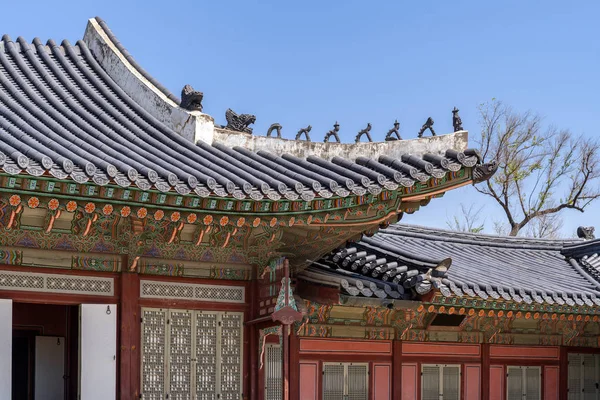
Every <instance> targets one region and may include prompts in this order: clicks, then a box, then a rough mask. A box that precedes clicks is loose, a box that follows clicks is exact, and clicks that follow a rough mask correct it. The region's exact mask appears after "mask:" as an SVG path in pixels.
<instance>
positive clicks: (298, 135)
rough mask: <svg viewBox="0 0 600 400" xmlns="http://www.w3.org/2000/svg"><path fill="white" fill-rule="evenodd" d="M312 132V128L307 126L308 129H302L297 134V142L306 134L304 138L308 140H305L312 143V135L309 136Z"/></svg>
mask: <svg viewBox="0 0 600 400" xmlns="http://www.w3.org/2000/svg"><path fill="white" fill-rule="evenodd" d="M311 130H312V126H310V125H309V126H307V127H306V128H302V129H300V130H299V131H298V133H297V134H296V140H300V136H302V134H304V137H305V138H306V139H305V140H306V141H307V142H310V135H309V134H308V132H310V131H311Z"/></svg>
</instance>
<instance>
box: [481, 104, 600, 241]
mask: <svg viewBox="0 0 600 400" xmlns="http://www.w3.org/2000/svg"><path fill="white" fill-rule="evenodd" d="M479 111H480V122H481V135H480V137H479V141H478V145H479V149H480V152H481V154H482V157H483V159H484V161H489V160H491V159H495V160H496V161H497V162H498V172H497V173H496V174H495V175H494V176H493V177H492V178H491V179H490V180H488V181H487V182H485V183H481V184H479V185H477V186H476V187H475V188H476V190H477V191H478V192H479V193H483V194H484V195H486V196H489V197H491V198H492V199H494V200H495V201H496V202H497V203H498V204H499V205H500V206H501V207H502V210H503V211H504V214H505V216H506V221H507V223H508V225H509V227H510V229H509V234H510V235H513V236H515V235H517V234H519V232H521V230H522V229H523V228H524V227H526V226H527V225H528V224H530V223H532V224H533V225H534V227H533V228H530V229H528V230H526V233H528V234H532V235H539V234H547V235H553V234H554V233H553V232H555V231H556V229H554V228H556V227H557V226H559V225H560V224H559V223H558V221H559V218H555V217H554V216H551V215H552V214H557V213H559V212H561V211H562V210H566V209H571V210H577V211H580V212H583V211H584V210H585V208H586V207H587V206H588V205H589V204H590V203H592V202H593V201H594V200H596V199H597V198H599V197H600V185H599V184H598V183H599V181H600V179H599V178H600V158H599V157H600V154H599V153H600V151H599V150H600V145H599V143H598V140H596V139H585V138H583V137H581V136H576V135H574V134H573V133H571V132H570V131H568V130H557V129H555V128H553V127H546V128H545V127H543V126H542V119H541V117H540V116H539V115H536V114H533V113H531V112H521V113H518V112H515V111H513V110H512V109H511V108H510V107H508V106H506V105H504V104H503V103H501V102H499V101H496V100H492V102H490V103H486V104H482V105H481V106H480V108H479ZM532 221H533V222H532Z"/></svg>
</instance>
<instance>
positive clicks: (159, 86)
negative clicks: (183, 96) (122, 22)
mask: <svg viewBox="0 0 600 400" xmlns="http://www.w3.org/2000/svg"><path fill="white" fill-rule="evenodd" d="M94 19H95V20H96V22H98V25H100V27H101V28H102V29H103V30H104V32H105V33H106V35H107V36H108V38H109V39H110V41H111V42H113V44H114V45H115V47H116V48H117V49H118V50H119V51H120V52H121V53H122V54H123V56H124V57H125V58H126V59H127V61H129V64H131V66H132V67H133V68H135V69H136V70H137V71H138V72H139V73H140V74H141V75H142V76H143V77H144V78H146V79H147V80H148V81H149V82H150V83H152V84H153V85H154V86H155V87H156V88H157V89H158V90H159V91H160V92H162V94H164V95H165V96H167V97H168V98H169V99H170V100H171V101H173V102H175V103H176V104H179V103H181V100H180V99H179V98H178V97H177V96H175V95H174V94H173V93H172V92H171V91H170V90H169V89H167V88H166V87H165V86H163V85H162V84H161V83H160V82H159V81H158V80H156V79H155V78H154V77H153V76H152V75H150V73H148V71H146V70H145V69H144V68H143V67H142V66H141V65H140V64H138V63H137V61H135V58H133V56H132V55H131V54H130V53H129V52H128V51H127V49H126V48H125V47H124V46H123V45H122V44H121V42H120V41H119V39H117V37H116V36H115V34H114V33H113V32H112V31H111V30H110V28H109V27H108V25H107V24H106V22H105V21H104V20H103V19H102V18H100V17H95V18H94Z"/></svg>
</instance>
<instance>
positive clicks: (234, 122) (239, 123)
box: [225, 108, 256, 135]
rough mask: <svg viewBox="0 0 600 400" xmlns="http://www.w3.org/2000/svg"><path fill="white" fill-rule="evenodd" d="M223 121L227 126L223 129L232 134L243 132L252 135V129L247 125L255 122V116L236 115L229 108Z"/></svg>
mask: <svg viewBox="0 0 600 400" xmlns="http://www.w3.org/2000/svg"><path fill="white" fill-rule="evenodd" d="M225 119H226V120H227V126H225V129H229V130H230V131H234V132H244V133H249V134H250V135H252V128H250V127H249V125H251V124H253V123H255V122H256V116H254V115H252V114H240V115H238V114H237V113H236V112H235V111H233V110H232V109H231V108H228V109H227V111H225Z"/></svg>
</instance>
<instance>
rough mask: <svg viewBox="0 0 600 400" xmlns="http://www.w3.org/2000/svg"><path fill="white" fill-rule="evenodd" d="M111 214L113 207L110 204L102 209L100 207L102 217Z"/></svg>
mask: <svg viewBox="0 0 600 400" xmlns="http://www.w3.org/2000/svg"><path fill="white" fill-rule="evenodd" d="M112 212H113V206H112V205H111V204H107V205H105V206H104V207H102V213H103V214H104V215H110V214H112Z"/></svg>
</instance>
